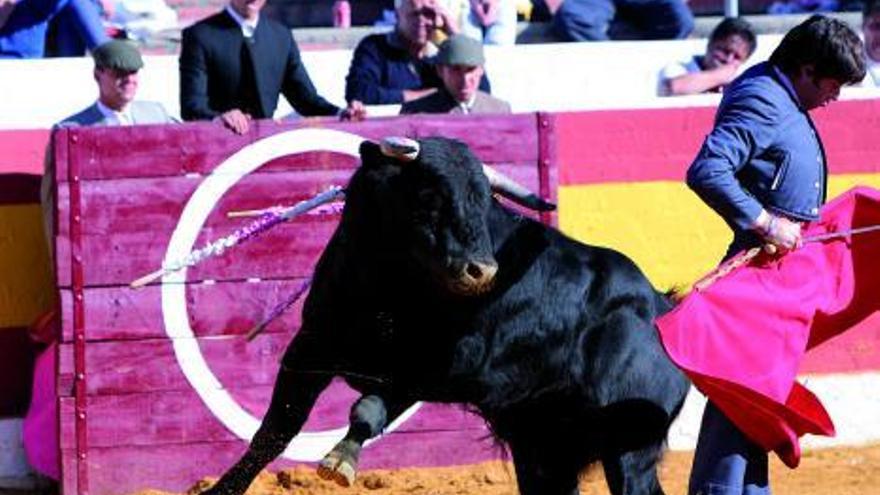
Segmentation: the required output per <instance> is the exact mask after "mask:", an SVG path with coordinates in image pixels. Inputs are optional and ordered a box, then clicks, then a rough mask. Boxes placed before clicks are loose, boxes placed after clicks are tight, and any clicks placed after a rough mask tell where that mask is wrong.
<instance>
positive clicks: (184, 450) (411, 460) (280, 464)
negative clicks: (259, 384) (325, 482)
mask: <svg viewBox="0 0 880 495" xmlns="http://www.w3.org/2000/svg"><path fill="white" fill-rule="evenodd" d="M245 449H246V445H245V443H244V442H241V441H237V442H209V443H188V444H171V445H151V446H136V447H131V446H125V447H108V448H93V449H91V450H90V451H89V454H88V458H87V460H86V462H87V466H88V475H89V486H90V490H89V494H90V495H119V494H120V493H134V492H138V491H141V490H145V489H148V488H152V489H156V490H163V491H170V492H177V493H181V492H184V491H186V490H187V489H189V488H190V487H192V486H193V485H194V484H195V483H196V482H197V481H198V480H200V479H202V478H205V477H209V476H210V477H213V478H217V477H219V476H220V475H221V474H222V473H223V472H224V471H225V470H226V469H228V468H229V467H230V466H232V464H234V463H235V462H236V461H237V460H238V458H239V457H240V456H241V455H242V454H243V453H244V451H245ZM501 453H502V450H501V449H499V448H498V447H497V446H495V444H494V443H493V442H492V440H491V439H490V438H489V437H488V435H487V433H486V432H485V431H473V430H465V431H461V432H418V433H404V434H391V435H388V436H387V437H385V438H383V439H382V440H380V441H378V442H376V443H375V444H373V445H371V446H368V447H366V448H365V449H364V452H363V454H362V457H361V464H360V469H362V470H364V469H378V468H385V469H394V468H402V467H434V466H450V465H459V464H474V463H478V462H483V461H487V460H491V459H497V458H499V457H500V456H501ZM73 462H74V453H73V451H71V450H63V451H62V464H63V466H64V472H65V473H67V472H68V471H70V470H71V469H70V468H69V466H70V465H72V464H73ZM301 464H303V463H294V462H292V461H286V460H283V459H282V460H279V461H276V462H274V463H272V464H271V465H270V466H269V469H270V470H272V471H273V472H277V471H278V470H281V469H285V468H291V467H293V466H295V465H301ZM511 476H513V473H511ZM68 483H75V478H73V479H69V478H68V477H66V476H65V480H64V484H63V485H62V491H63V493H68V494H70V493H75V489H76V485H75V484H68ZM340 493H341V492H340Z"/></svg>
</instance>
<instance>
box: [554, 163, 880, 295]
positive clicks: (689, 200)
mask: <svg viewBox="0 0 880 495" xmlns="http://www.w3.org/2000/svg"><path fill="white" fill-rule="evenodd" d="M855 185H867V186H871V187H876V188H880V174H852V175H835V176H832V177H831V180H830V182H829V189H828V194H829V198H832V197H834V196H836V195H838V194H840V193H841V192H843V191H846V190H847V189H849V188H851V187H853V186H855ZM559 225H560V228H561V229H562V231H563V232H565V233H566V234H568V235H570V236H572V237H574V238H576V239H578V240H580V241H582V242H585V243H588V244H594V245H599V246H607V247H611V248H614V249H617V250H618V251H621V252H623V253H625V254H626V255H627V256H629V257H631V258H632V259H633V260H634V261H635V262H636V263H637V264H638V265H639V266H640V267H641V268H642V270H644V271H645V273H646V274H647V275H648V278H650V279H651V281H652V282H654V284H655V285H656V287H657V288H658V289H660V290H666V289H669V288H671V287H673V286H676V285H678V286H687V285H690V284H691V283H693V282H694V281H696V280H697V279H698V278H700V277H701V276H702V275H704V274H705V273H706V272H708V271H709V270H711V269H712V268H713V267H714V266H715V265H717V263H718V261H719V260H720V259H721V257H722V256H723V255H724V252H725V250H726V249H727V245H728V244H729V243H730V240H731V237H732V236H731V233H730V230H729V229H728V228H727V226H726V225H725V224H724V222H722V221H721V219H720V217H718V215H716V214H715V213H714V212H713V211H712V210H710V209H709V207H708V206H706V205H705V204H704V203H703V202H702V201H700V199H699V198H697V196H696V195H695V194H694V193H692V192H691V191H690V190H689V189H688V188H687V186H685V185H684V183H683V182H663V181H659V182H630V183H613V184H592V185H584V186H562V187H560V188H559Z"/></svg>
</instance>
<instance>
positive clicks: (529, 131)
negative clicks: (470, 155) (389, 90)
mask: <svg viewBox="0 0 880 495" xmlns="http://www.w3.org/2000/svg"><path fill="white" fill-rule="evenodd" d="M408 119H410V120H411V122H412V125H413V128H414V132H415V134H414V135H415V136H416V137H427V136H443V137H449V138H455V139H459V140H461V141H464V142H465V143H467V145H468V146H469V147H470V148H471V150H472V151H473V152H474V154H475V155H477V157H478V158H480V159H481V160H483V161H484V162H486V163H495V162H531V163H535V162H536V161H537V159H538V136H537V132H536V130H535V114H531V113H530V114H517V115H509V116H504V117H499V116H496V115H468V116H466V117H465V116H461V115H449V116H437V115H428V114H424V115H411V116H409V117H408Z"/></svg>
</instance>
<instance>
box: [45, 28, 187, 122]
mask: <svg viewBox="0 0 880 495" xmlns="http://www.w3.org/2000/svg"><path fill="white" fill-rule="evenodd" d="M92 57H93V58H94V59H95V70H94V76H95V82H97V83H98V100H97V101H96V102H95V103H94V104H92V105H90V106H89V107H87V108H86V109H84V110H83V111H81V112H79V113H77V114H75V115H71V116H70V117H67V118H66V119H64V120H62V121H61V122H59V123H58V124H57V126H59V127H71V126H85V125H135V124H165V123H170V122H174V119H172V118H171V117H170V116H169V115H168V113H167V112H166V111H165V108H164V107H163V106H162V104H160V103H157V102H151V101H135V99H134V98H135V95H136V94H137V89H138V71H140V70H141V68H142V67H143V66H144V61H143V59H141V54H140V52H139V51H138V49H137V47H136V46H135V45H134V44H133V43H131V42H129V41H124V40H110V41H108V42H106V43H104V44H102V45H100V46H98V47H97V48H95V50H94V51H93V52H92Z"/></svg>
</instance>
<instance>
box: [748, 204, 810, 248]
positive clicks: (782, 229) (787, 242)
mask: <svg viewBox="0 0 880 495" xmlns="http://www.w3.org/2000/svg"><path fill="white" fill-rule="evenodd" d="M755 229H756V230H757V231H758V233H759V234H760V235H761V236H762V237H763V238H764V241H765V242H766V243H767V244H768V245H771V246H774V247H775V248H776V250H777V251H779V252H782V253H785V252H787V251H791V250H792V249H795V248H798V247H800V245H801V243H802V240H803V237H802V235H801V224H800V223H798V222H793V221H791V220H789V219H787V218H785V217H781V216H776V215H773V214H770V213H767V211H761V214H760V215H759V216H758V218H757V219H756V220H755Z"/></svg>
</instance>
